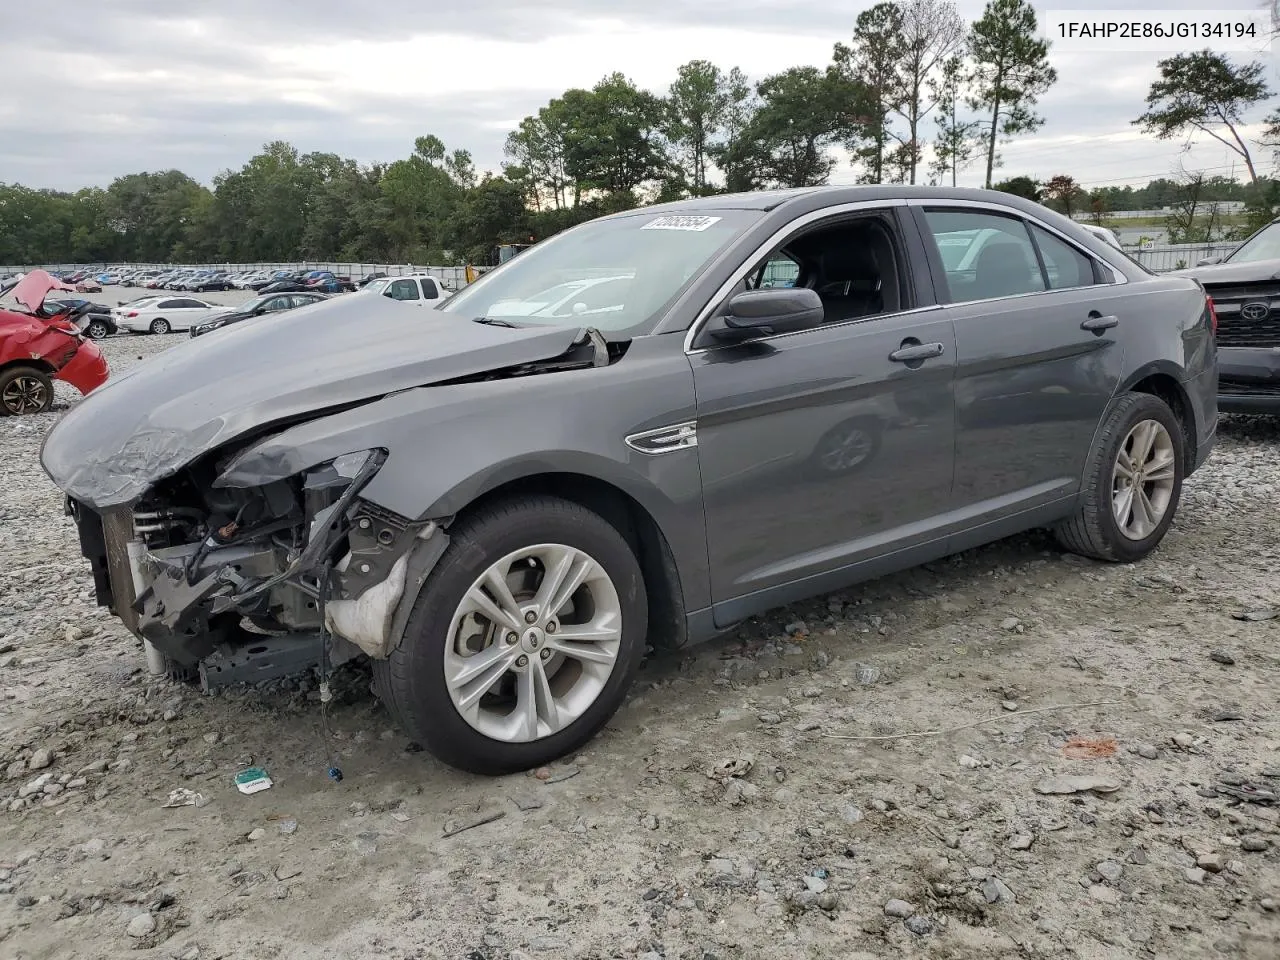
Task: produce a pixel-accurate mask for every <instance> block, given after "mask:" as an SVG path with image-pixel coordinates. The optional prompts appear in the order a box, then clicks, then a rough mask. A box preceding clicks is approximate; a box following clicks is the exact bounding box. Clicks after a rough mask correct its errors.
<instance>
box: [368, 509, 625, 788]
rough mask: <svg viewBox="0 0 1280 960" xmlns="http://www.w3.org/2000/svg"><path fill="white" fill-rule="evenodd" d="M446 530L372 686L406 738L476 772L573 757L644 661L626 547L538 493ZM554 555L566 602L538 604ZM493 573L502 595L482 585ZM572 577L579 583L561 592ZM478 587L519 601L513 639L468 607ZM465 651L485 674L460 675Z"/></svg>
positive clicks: (584, 514) (597, 523)
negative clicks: (560, 562) (593, 637)
mask: <svg viewBox="0 0 1280 960" xmlns="http://www.w3.org/2000/svg"><path fill="white" fill-rule="evenodd" d="M449 534H450V537H451V540H450V543H449V546H448V548H447V549H446V550H445V553H444V555H443V556H442V557H441V558H440V562H439V563H438V564H437V565H436V567H435V569H434V570H433V571H432V572H431V575H430V577H429V578H428V579H427V581H426V583H425V584H424V585H423V588H422V591H421V593H420V594H419V595H418V598H417V601H416V602H415V603H414V606H413V611H412V613H411V614H410V616H409V620H408V623H407V625H406V627H405V632H404V636H403V639H402V640H401V641H400V644H399V646H398V647H397V648H396V649H395V650H394V651H392V653H391V656H390V657H389V658H387V659H386V660H375V661H374V664H373V669H374V689H375V691H376V692H377V693H378V696H379V697H380V698H381V699H382V700H383V702H384V703H385V704H386V705H387V707H388V709H389V710H390V711H391V712H392V714H393V715H394V716H395V717H396V719H397V720H398V721H399V722H400V724H401V725H402V726H403V727H404V729H405V730H406V732H407V733H408V734H409V735H410V736H411V737H413V738H414V739H415V740H417V741H418V742H419V743H421V744H422V745H423V746H425V747H426V748H427V749H428V750H429V751H430V752H431V753H432V754H434V755H435V756H436V757H438V758H439V759H440V760H442V761H444V762H445V763H447V764H450V765H451V766H454V767H458V768H460V769H462V770H466V771H469V772H472V773H479V774H485V775H490V776H497V775H501V774H507V773H514V772H517V771H521V770H528V769H530V768H533V767H537V766H540V765H542V764H546V763H549V762H551V761H552V760H555V759H557V758H559V757H562V756H564V755H565V754H567V753H570V752H571V751H573V750H576V749H577V748H578V747H580V746H582V745H583V744H584V743H586V742H587V741H588V740H590V739H591V738H592V737H593V736H594V735H595V734H596V733H597V732H598V731H599V730H600V728H601V727H603V726H604V725H605V723H607V722H608V720H609V718H610V717H612V716H613V714H614V713H615V712H616V711H617V709H618V708H619V707H620V706H621V705H622V703H623V700H624V699H625V698H626V694H627V691H628V689H629V688H630V686H631V683H632V681H633V680H634V678H635V674H636V671H637V670H638V669H639V667H640V661H641V659H642V656H643V653H644V648H645V637H646V634H647V633H648V599H647V595H646V592H645V584H644V577H643V574H642V573H641V570H640V565H639V563H638V562H637V560H636V557H635V554H634V553H633V552H632V550H631V547H630V546H628V544H627V541H626V539H625V538H624V537H623V536H622V534H621V533H619V532H618V530H617V529H616V528H615V527H614V526H612V525H611V524H610V523H609V522H608V521H606V520H604V519H603V518H602V517H600V516H599V515H597V514H595V513H593V512H591V511H590V510H588V509H586V508H585V507H583V506H581V505H579V504H577V503H573V502H571V501H567V500H561V499H559V498H555V497H548V496H525V497H520V498H516V499H512V500H506V501H502V502H499V503H495V504H492V505H490V506H487V507H484V508H482V509H481V510H479V511H478V512H476V513H475V514H473V515H472V516H470V517H467V518H465V519H463V520H461V521H460V522H458V523H455V524H454V525H453V526H452V527H451V528H450V531H449ZM526 551H527V552H528V555H529V556H528V559H526V557H525V552H526ZM557 551H559V553H557ZM544 556H545V557H548V558H550V559H548V561H547V562H546V563H545V564H543V563H542V561H541V559H540V558H541V557H544ZM557 556H563V557H564V558H566V559H565V560H564V569H565V570H566V571H567V572H566V574H565V576H564V579H563V580H562V581H559V582H561V583H562V584H565V586H561V587H559V588H557V589H555V590H551V591H550V592H552V593H554V594H560V592H561V590H564V591H565V599H564V601H563V602H557V601H559V597H557V599H556V600H553V601H552V602H550V603H547V604H545V605H544V604H542V603H541V599H542V598H541V594H540V593H539V591H540V590H541V589H542V587H543V585H544V584H546V583H547V577H548V576H551V575H552V574H551V571H553V570H555V569H556V568H557V561H556V560H555V558H556V557H557ZM579 564H581V565H579ZM494 571H502V573H501V577H500V581H499V582H500V583H501V584H503V585H505V590H506V591H509V592H508V593H507V596H506V598H505V599H504V598H502V597H501V596H500V593H499V591H497V590H495V589H494V588H493V587H491V586H489V584H490V583H492V582H493V580H491V579H487V578H489V577H491V575H492V574H493V573H494ZM571 580H573V581H574V582H576V583H578V584H579V585H578V586H576V587H574V588H572V589H570V587H569V586H568V584H569V583H570V581H571ZM482 585H483V586H484V594H483V595H484V596H486V597H491V598H492V601H491V602H494V601H496V602H497V605H498V606H499V607H500V608H502V607H511V602H512V601H513V602H514V603H515V605H516V606H515V607H511V609H512V610H513V614H514V615H513V617H512V618H511V619H512V621H515V622H518V623H520V626H521V631H520V635H519V636H518V637H517V634H516V632H515V630H514V629H509V628H507V627H505V626H498V624H499V621H498V620H497V619H494V620H492V621H490V620H488V618H487V617H485V616H484V614H483V613H482V612H481V613H478V612H477V611H481V610H483V607H478V606H476V605H475V604H472V603H471V602H470V601H469V598H470V597H473V596H475V595H476V593H477V591H478V590H479V589H480V587H481V586H482ZM548 589H550V588H548ZM465 611H470V612H465ZM522 614H523V615H522ZM530 617H531V618H532V619H529V618H530ZM584 618H585V621H584ZM477 624H478V625H479V632H478V633H476V632H475V625H477ZM486 624H487V625H486ZM468 628H470V632H468ZM588 631H590V632H592V633H594V634H598V635H599V636H598V639H600V641H601V642H598V643H596V642H593V641H589V640H588V639H587V638H586V637H585V636H582V635H583V634H585V633H586V632H588ZM573 634H578V635H579V636H578V638H577V639H576V640H575V637H574V636H573ZM606 635H607V636H608V639H603V638H604V637H605V636H606ZM512 637H516V638H517V639H515V640H510V638H512ZM575 643H576V649H577V650H578V651H580V652H581V654H582V655H581V656H577V655H575V654H574V653H573V652H572V650H573V648H574V645H575ZM526 647H529V649H526ZM588 648H589V649H588ZM472 657H476V658H488V659H487V660H483V661H480V662H484V663H487V664H491V666H486V667H483V668H480V667H478V666H477V667H473V668H472V674H471V676H470V678H469V679H467V680H462V679H460V678H461V676H462V674H461V673H460V672H459V671H465V670H467V667H466V663H467V661H468V660H469V659H470V658H472ZM517 658H518V659H517ZM503 664H507V666H505V667H504V666H503ZM544 664H545V666H544ZM490 677H495V678H496V679H489V678H490ZM481 688H483V690H481ZM477 691H479V692H477ZM525 691H528V693H527V694H526V693H525ZM468 700H470V701H471V703H470V704H467V703H466V701H468ZM513 701H514V705H513ZM526 703H528V704H533V706H530V707H529V709H528V710H525V709H524V706H525V704H526ZM508 708H509V710H508ZM526 724H527V725H526Z"/></svg>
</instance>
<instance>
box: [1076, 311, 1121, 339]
mask: <svg viewBox="0 0 1280 960" xmlns="http://www.w3.org/2000/svg"><path fill="white" fill-rule="evenodd" d="M1119 322H1120V318H1119V317H1104V316H1103V315H1102V314H1100V313H1098V311H1096V310H1094V311H1093V312H1092V313H1090V314H1089V319H1087V320H1085V321H1084V322H1083V323H1081V324H1080V329H1081V330H1089V331H1091V332H1092V333H1101V332H1102V331H1103V330H1110V329H1111V328H1112V327H1114V326H1116V325H1117V324H1118V323H1119Z"/></svg>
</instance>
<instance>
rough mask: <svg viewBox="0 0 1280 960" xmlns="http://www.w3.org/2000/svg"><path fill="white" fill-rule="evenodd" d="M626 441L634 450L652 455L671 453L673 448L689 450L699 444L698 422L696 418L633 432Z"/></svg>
mask: <svg viewBox="0 0 1280 960" xmlns="http://www.w3.org/2000/svg"><path fill="white" fill-rule="evenodd" d="M626 441H627V446H629V447H630V448H631V449H632V450H638V451H639V452H640V453H645V454H649V455H650V456H654V455H656V454H659V453H670V452H671V451H673V450H687V449H688V448H690V447H696V446H697V445H698V424H697V422H696V421H694V420H690V421H688V422H686V423H674V424H672V425H671V426H669V427H658V428H657V429H656V430H645V431H644V432H643V433H633V434H631V436H629V437H627V438H626Z"/></svg>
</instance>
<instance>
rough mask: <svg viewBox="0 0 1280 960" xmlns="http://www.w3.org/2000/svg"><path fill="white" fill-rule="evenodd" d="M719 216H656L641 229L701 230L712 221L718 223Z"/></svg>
mask: <svg viewBox="0 0 1280 960" xmlns="http://www.w3.org/2000/svg"><path fill="white" fill-rule="evenodd" d="M721 219H723V218H721V217H658V218H657V219H655V220H650V221H649V222H648V223H646V224H645V225H644V226H643V227H641V228H640V229H641V230H693V231H695V232H701V231H703V230H705V229H707V227H709V226H711V225H712V224H714V223H719V222H720V221H721Z"/></svg>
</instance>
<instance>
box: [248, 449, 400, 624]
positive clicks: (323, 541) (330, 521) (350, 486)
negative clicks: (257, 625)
mask: <svg viewBox="0 0 1280 960" xmlns="http://www.w3.org/2000/svg"><path fill="white" fill-rule="evenodd" d="M386 459H387V453H386V451H385V450H359V451H355V452H353V453H345V454H342V455H341V456H338V457H334V458H333V459H332V460H326V461H324V462H323V463H318V464H316V465H315V466H312V467H309V468H307V469H306V470H303V471H301V473H300V478H301V481H302V490H303V497H304V500H305V502H304V505H303V506H304V509H305V512H306V515H307V517H308V519H309V521H310V526H309V529H308V531H307V544H306V546H305V547H304V548H303V550H302V552H301V553H300V554H298V556H297V557H296V558H295V559H294V560H293V562H292V563H290V564H289V566H288V567H287V568H286V569H285V570H284V571H282V572H281V573H279V574H277V575H276V576H274V577H271V578H269V579H267V580H265V581H262V582H260V583H255V584H253V585H252V586H251V587H248V588H247V589H241V590H239V591H238V592H237V593H235V594H234V595H233V597H232V599H233V600H234V602H235V603H237V604H241V603H244V602H245V601H247V600H251V599H253V598H254V597H257V596H260V595H261V594H263V593H265V592H266V591H268V590H270V589H271V588H272V587H274V586H276V585H277V584H279V583H282V582H284V581H286V580H289V579H291V578H293V577H296V576H299V575H305V574H312V573H315V572H316V571H318V570H320V569H321V568H323V567H324V566H326V565H328V564H330V563H332V561H333V552H334V548H335V547H336V546H337V544H338V542H339V541H340V540H341V538H342V535H343V533H344V530H343V522H342V518H343V517H344V516H346V514H347V511H348V510H350V508H351V504H352V502H353V501H354V500H355V498H356V496H357V495H358V494H359V493H360V491H361V490H362V489H363V488H364V486H365V484H367V483H368V482H369V481H370V480H372V479H373V476H374V474H376V473H377V472H378V470H379V468H381V466H382V465H383V463H385V462H386ZM224 476H225V474H224ZM335 496H336V499H334V498H335Z"/></svg>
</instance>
